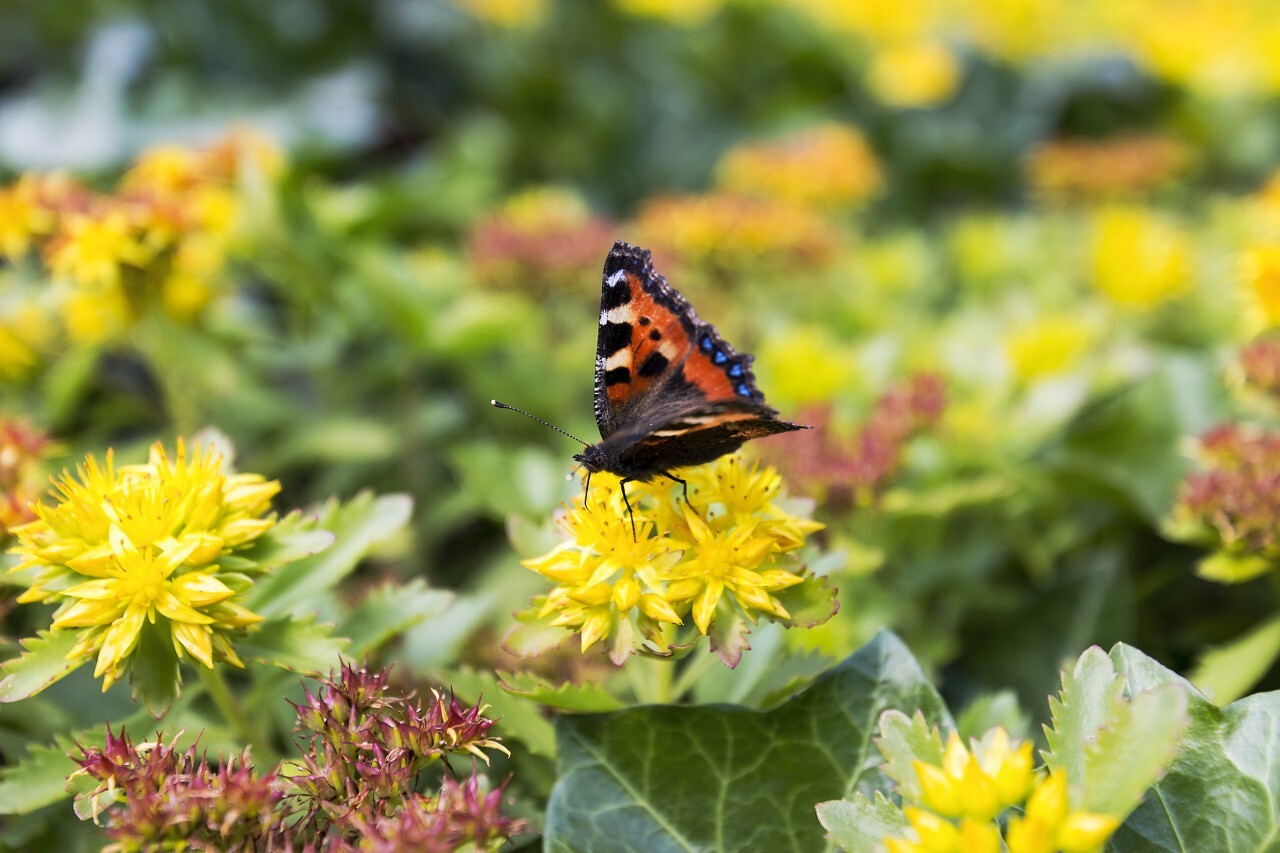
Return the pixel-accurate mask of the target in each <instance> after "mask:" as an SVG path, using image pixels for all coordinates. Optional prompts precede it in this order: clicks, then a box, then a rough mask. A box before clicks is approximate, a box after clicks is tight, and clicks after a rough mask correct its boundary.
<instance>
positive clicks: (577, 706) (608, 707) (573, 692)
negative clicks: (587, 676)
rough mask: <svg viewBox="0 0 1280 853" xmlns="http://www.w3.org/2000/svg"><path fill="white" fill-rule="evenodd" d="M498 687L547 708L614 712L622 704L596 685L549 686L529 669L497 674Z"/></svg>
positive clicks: (583, 711)
mask: <svg viewBox="0 0 1280 853" xmlns="http://www.w3.org/2000/svg"><path fill="white" fill-rule="evenodd" d="M499 678H500V679H501V680H500V681H499V682H498V686H499V687H501V688H502V689H503V690H505V691H507V692H508V693H510V694H511V695H513V696H521V697H523V698H525V699H528V700H529V701H530V702H536V703H537V704H539V705H543V706H545V707H547V708H555V709H557V710H560V711H572V712H574V713H589V712H600V711H616V710H617V709H619V708H621V707H623V703H622V701H621V700H619V699H618V697H616V696H614V695H613V694H612V693H610V692H609V691H608V690H605V689H604V688H603V687H601V686H600V685H599V684H592V683H587V684H568V683H566V684H561V685H559V686H558V687H553V686H551V685H550V684H548V683H546V682H545V681H543V680H542V679H541V678H539V677H538V676H537V675H535V674H534V673H531V672H502V673H499Z"/></svg>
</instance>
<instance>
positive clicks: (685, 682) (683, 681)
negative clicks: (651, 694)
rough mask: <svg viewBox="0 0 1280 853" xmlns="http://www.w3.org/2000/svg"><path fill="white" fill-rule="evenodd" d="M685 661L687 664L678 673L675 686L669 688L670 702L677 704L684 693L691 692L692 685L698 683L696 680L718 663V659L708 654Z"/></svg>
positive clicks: (698, 655) (694, 656) (691, 657)
mask: <svg viewBox="0 0 1280 853" xmlns="http://www.w3.org/2000/svg"><path fill="white" fill-rule="evenodd" d="M699 651H701V649H699ZM687 660H688V663H686V664H685V667H684V669H683V670H681V671H680V677H679V678H677V679H676V683H675V686H674V687H672V688H671V699H672V701H677V702H678V701H680V700H681V699H683V698H684V696H685V694H686V693H688V692H690V691H691V690H693V687H694V685H695V684H697V683H698V679H699V678H702V676H704V675H706V674H707V672H708V671H709V670H710V669H711V668H712V667H714V666H715V665H716V664H717V663H719V662H720V659H719V658H717V657H716V656H715V655H713V654H710V653H703V654H697V655H692V656H690V657H689V658H687Z"/></svg>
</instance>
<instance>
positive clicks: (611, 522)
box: [522, 455, 822, 665]
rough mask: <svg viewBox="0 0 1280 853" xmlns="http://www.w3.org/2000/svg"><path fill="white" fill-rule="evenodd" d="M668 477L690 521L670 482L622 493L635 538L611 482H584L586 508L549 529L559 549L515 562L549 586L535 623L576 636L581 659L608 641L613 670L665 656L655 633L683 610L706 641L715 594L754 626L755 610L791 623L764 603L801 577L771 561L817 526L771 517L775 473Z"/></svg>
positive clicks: (729, 461)
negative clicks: (639, 655) (630, 659)
mask: <svg viewBox="0 0 1280 853" xmlns="http://www.w3.org/2000/svg"><path fill="white" fill-rule="evenodd" d="M679 473H680V476H682V477H683V479H685V481H686V482H687V483H688V486H689V497H690V500H692V501H694V502H695V505H696V507H697V510H696V511H694V510H691V509H690V508H689V505H688V504H687V503H686V502H685V500H684V497H683V489H682V488H680V487H679V486H678V485H673V484H672V483H671V482H670V481H665V480H663V481H662V482H653V483H632V484H631V485H630V488H629V489H628V491H627V496H628V499H629V500H630V503H631V506H632V508H633V510H634V513H635V523H636V526H635V531H634V533H633V531H632V527H631V520H630V518H629V517H628V513H627V509H626V505H625V504H624V502H623V497H622V489H621V488H620V486H619V481H618V478H617V477H615V476H613V475H611V474H603V473H601V474H595V475H593V476H592V478H591V492H590V498H589V501H588V502H586V503H584V502H583V500H582V499H577V500H575V501H574V502H573V504H572V505H571V506H570V507H569V508H567V509H566V511H565V512H564V513H563V514H562V515H561V516H560V518H559V519H558V524H559V526H560V529H561V531H562V533H563V535H564V537H565V540H564V541H563V542H561V543H560V544H559V545H557V546H556V547H555V548H554V549H552V550H551V551H550V552H549V553H547V554H545V555H543V556H541V557H536V558H533V559H529V560H525V561H523V563H522V565H523V566H525V567H526V568H529V569H532V570H533V571H535V572H537V573H538V574H540V575H542V576H543V577H546V578H547V579H548V580H551V581H553V582H554V583H555V584H556V586H555V587H554V588H552V590H551V591H550V592H549V593H548V594H547V595H546V596H545V598H543V599H542V600H541V602H540V606H539V609H538V613H537V617H538V618H539V619H550V624H552V625H556V626H562V627H566V628H569V629H570V630H573V631H577V632H578V633H579V634H580V635H581V644H582V649H583V650H584V651H585V650H586V649H588V648H590V647H591V646H592V645H594V644H595V643H597V642H601V641H603V640H606V639H608V638H610V637H611V636H613V635H614V634H615V633H618V634H619V636H618V638H617V639H616V642H615V643H614V644H613V646H612V647H611V649H610V657H611V659H612V660H613V661H614V663H615V664H618V665H621V664H622V662H623V661H625V659H626V657H627V656H628V655H629V654H630V653H631V652H632V651H633V650H635V649H636V648H637V647H639V646H641V645H642V646H643V650H644V651H647V652H649V653H651V654H666V653H668V652H667V648H668V646H669V645H670V644H671V641H670V640H669V639H666V640H664V639H662V638H663V637H664V636H665V635H664V634H663V630H662V626H664V625H683V624H684V620H683V619H682V618H681V616H682V614H684V613H687V612H689V611H690V610H692V612H693V621H694V624H695V625H696V627H697V630H698V632H699V633H700V634H703V635H705V634H706V633H707V632H708V631H709V630H710V628H711V625H712V623H713V621H714V619H715V613H716V609H717V607H718V606H720V604H721V603H722V599H723V597H724V596H725V595H726V594H727V595H728V596H729V598H730V600H732V601H733V602H734V603H736V604H737V605H738V606H739V607H740V609H741V610H742V612H743V613H745V614H746V615H747V616H748V617H749V618H752V619H753V621H754V618H755V617H754V615H753V612H756V611H758V612H761V613H765V614H767V615H769V616H773V617H776V618H780V619H787V618H790V615H789V614H788V613H787V610H786V608H785V607H783V606H782V604H781V603H780V602H779V601H778V600H777V599H776V598H774V597H773V595H772V593H775V592H778V591H780V590H783V589H786V588H787V587H790V586H794V585H795V584H798V583H800V582H802V581H803V580H804V578H803V577H801V576H800V575H799V574H797V573H796V572H794V571H791V570H789V569H787V568H783V567H782V564H780V563H778V562H777V557H778V555H780V554H782V553H783V552H786V551H790V550H794V549H796V548H799V547H800V546H801V545H803V544H804V538H805V536H807V535H808V534H809V533H811V532H813V531H815V530H818V529H820V528H821V527H822V525H820V524H818V523H817V522H814V521H812V520H810V519H808V518H804V517H801V516H797V515H794V514H792V513H790V512H787V511H786V510H784V509H782V508H780V507H779V506H778V505H777V503H776V500H777V499H778V497H779V494H780V492H781V480H780V478H779V477H778V473H777V472H776V471H775V470H773V469H772V468H762V467H761V466H759V465H750V466H748V465H746V464H744V463H743V461H742V459H741V458H740V457H739V456H737V455H731V456H727V457H722V458H721V459H719V460H717V461H716V462H713V463H709V464H707V465H703V466H699V467H697V468H691V469H687V470H683V471H681V472H679ZM635 630H638V631H639V632H640V634H641V635H642V637H643V638H644V641H643V642H640V641H636V640H635V638H634V631H635Z"/></svg>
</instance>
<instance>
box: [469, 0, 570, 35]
mask: <svg viewBox="0 0 1280 853" xmlns="http://www.w3.org/2000/svg"><path fill="white" fill-rule="evenodd" d="M550 3H551V0H453V5H454V6H456V7H458V8H459V9H461V10H462V11H464V12H466V13H467V14H468V15H470V16H471V17H473V18H475V19H477V20H480V21H484V22H485V23H487V24H493V25H494V26H498V27H506V28H508V29H525V28H529V27H536V26H537V25H538V24H540V23H542V21H543V20H544V19H545V18H546V16H547V12H548V10H549V6H550Z"/></svg>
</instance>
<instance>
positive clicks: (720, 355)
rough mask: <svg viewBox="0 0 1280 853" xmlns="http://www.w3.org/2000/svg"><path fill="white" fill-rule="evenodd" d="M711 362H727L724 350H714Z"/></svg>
mask: <svg viewBox="0 0 1280 853" xmlns="http://www.w3.org/2000/svg"><path fill="white" fill-rule="evenodd" d="M711 360H712V361H714V362H715V363H716V364H724V363H725V362H726V361H728V360H729V356H727V355H725V354H724V350H716V354H715V355H713V356H711Z"/></svg>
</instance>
